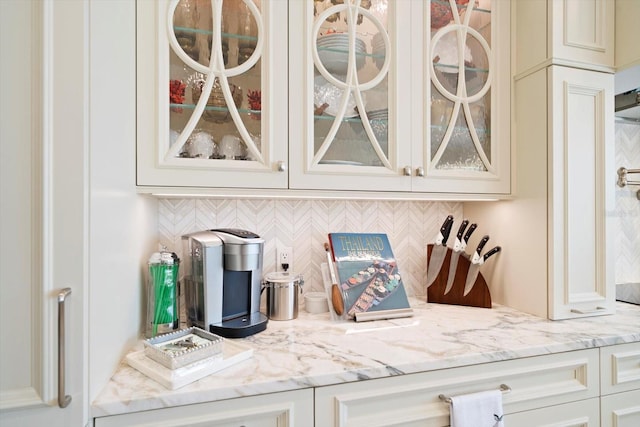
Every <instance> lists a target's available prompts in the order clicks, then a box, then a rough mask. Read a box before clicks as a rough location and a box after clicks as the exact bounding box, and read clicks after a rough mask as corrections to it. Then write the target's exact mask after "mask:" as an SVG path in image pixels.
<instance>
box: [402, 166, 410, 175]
mask: <svg viewBox="0 0 640 427" xmlns="http://www.w3.org/2000/svg"><path fill="white" fill-rule="evenodd" d="M402 174H403V175H404V176H411V166H405V167H404V169H402Z"/></svg>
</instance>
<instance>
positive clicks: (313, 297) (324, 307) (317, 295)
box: [304, 292, 329, 313]
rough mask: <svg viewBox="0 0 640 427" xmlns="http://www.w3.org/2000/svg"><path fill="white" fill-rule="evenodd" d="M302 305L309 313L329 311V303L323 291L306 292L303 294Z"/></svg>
mask: <svg viewBox="0 0 640 427" xmlns="http://www.w3.org/2000/svg"><path fill="white" fill-rule="evenodd" d="M304 307H305V310H307V312H309V313H326V312H327V311H329V303H328V302H327V296H326V295H325V294H324V292H306V293H305V294H304Z"/></svg>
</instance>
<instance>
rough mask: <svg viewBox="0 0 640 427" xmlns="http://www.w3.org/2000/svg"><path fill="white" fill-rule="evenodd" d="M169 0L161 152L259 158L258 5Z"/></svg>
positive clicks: (198, 156) (217, 158)
mask: <svg viewBox="0 0 640 427" xmlns="http://www.w3.org/2000/svg"><path fill="white" fill-rule="evenodd" d="M212 3H213V4H214V5H218V6H217V7H215V8H213V9H212ZM171 4H172V5H175V8H174V9H172V8H171V7H170V10H169V14H170V16H169V19H170V20H171V21H172V22H173V26H172V27H171V29H170V30H169V31H168V40H169V45H170V52H169V74H170V81H169V106H168V108H169V128H170V135H171V137H170V146H169V149H168V154H167V157H174V158H182V159H207V160H213V161H220V160H254V161H262V158H263V154H262V150H261V144H260V139H261V134H262V120H261V118H262V114H261V107H262V105H261V104H262V102H261V98H262V90H261V89H262V72H261V54H262V52H261V48H262V44H261V43H260V34H261V31H262V30H261V28H262V22H261V20H262V16H261V11H260V6H259V4H260V2H255V1H250V2H246V3H245V2H244V1H243V0H225V1H224V2H221V3H220V2H211V1H210V0H180V1H178V2H177V3H175V2H174V3H171ZM220 5H221V7H220Z"/></svg>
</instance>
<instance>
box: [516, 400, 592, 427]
mask: <svg viewBox="0 0 640 427" xmlns="http://www.w3.org/2000/svg"><path fill="white" fill-rule="evenodd" d="M599 408H600V405H599V402H598V398H593V399H586V400H580V401H578V402H571V403H565V404H564V405H557V406H549V407H546V408H541V409H534V410H532V411H524V412H518V413H515V414H509V415H505V417H504V423H505V425H508V426H518V427H598V426H600V414H599V410H598V409H599Z"/></svg>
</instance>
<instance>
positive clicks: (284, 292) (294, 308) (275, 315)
mask: <svg viewBox="0 0 640 427" xmlns="http://www.w3.org/2000/svg"><path fill="white" fill-rule="evenodd" d="M263 284H264V288H265V289H266V291H267V317H269V319H272V320H291V319H295V318H296V317H298V295H300V293H302V285H303V284H304V280H303V278H302V275H301V274H295V273H287V272H284V273H282V272H278V273H269V274H267V275H266V276H265V279H264V282H263Z"/></svg>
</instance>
